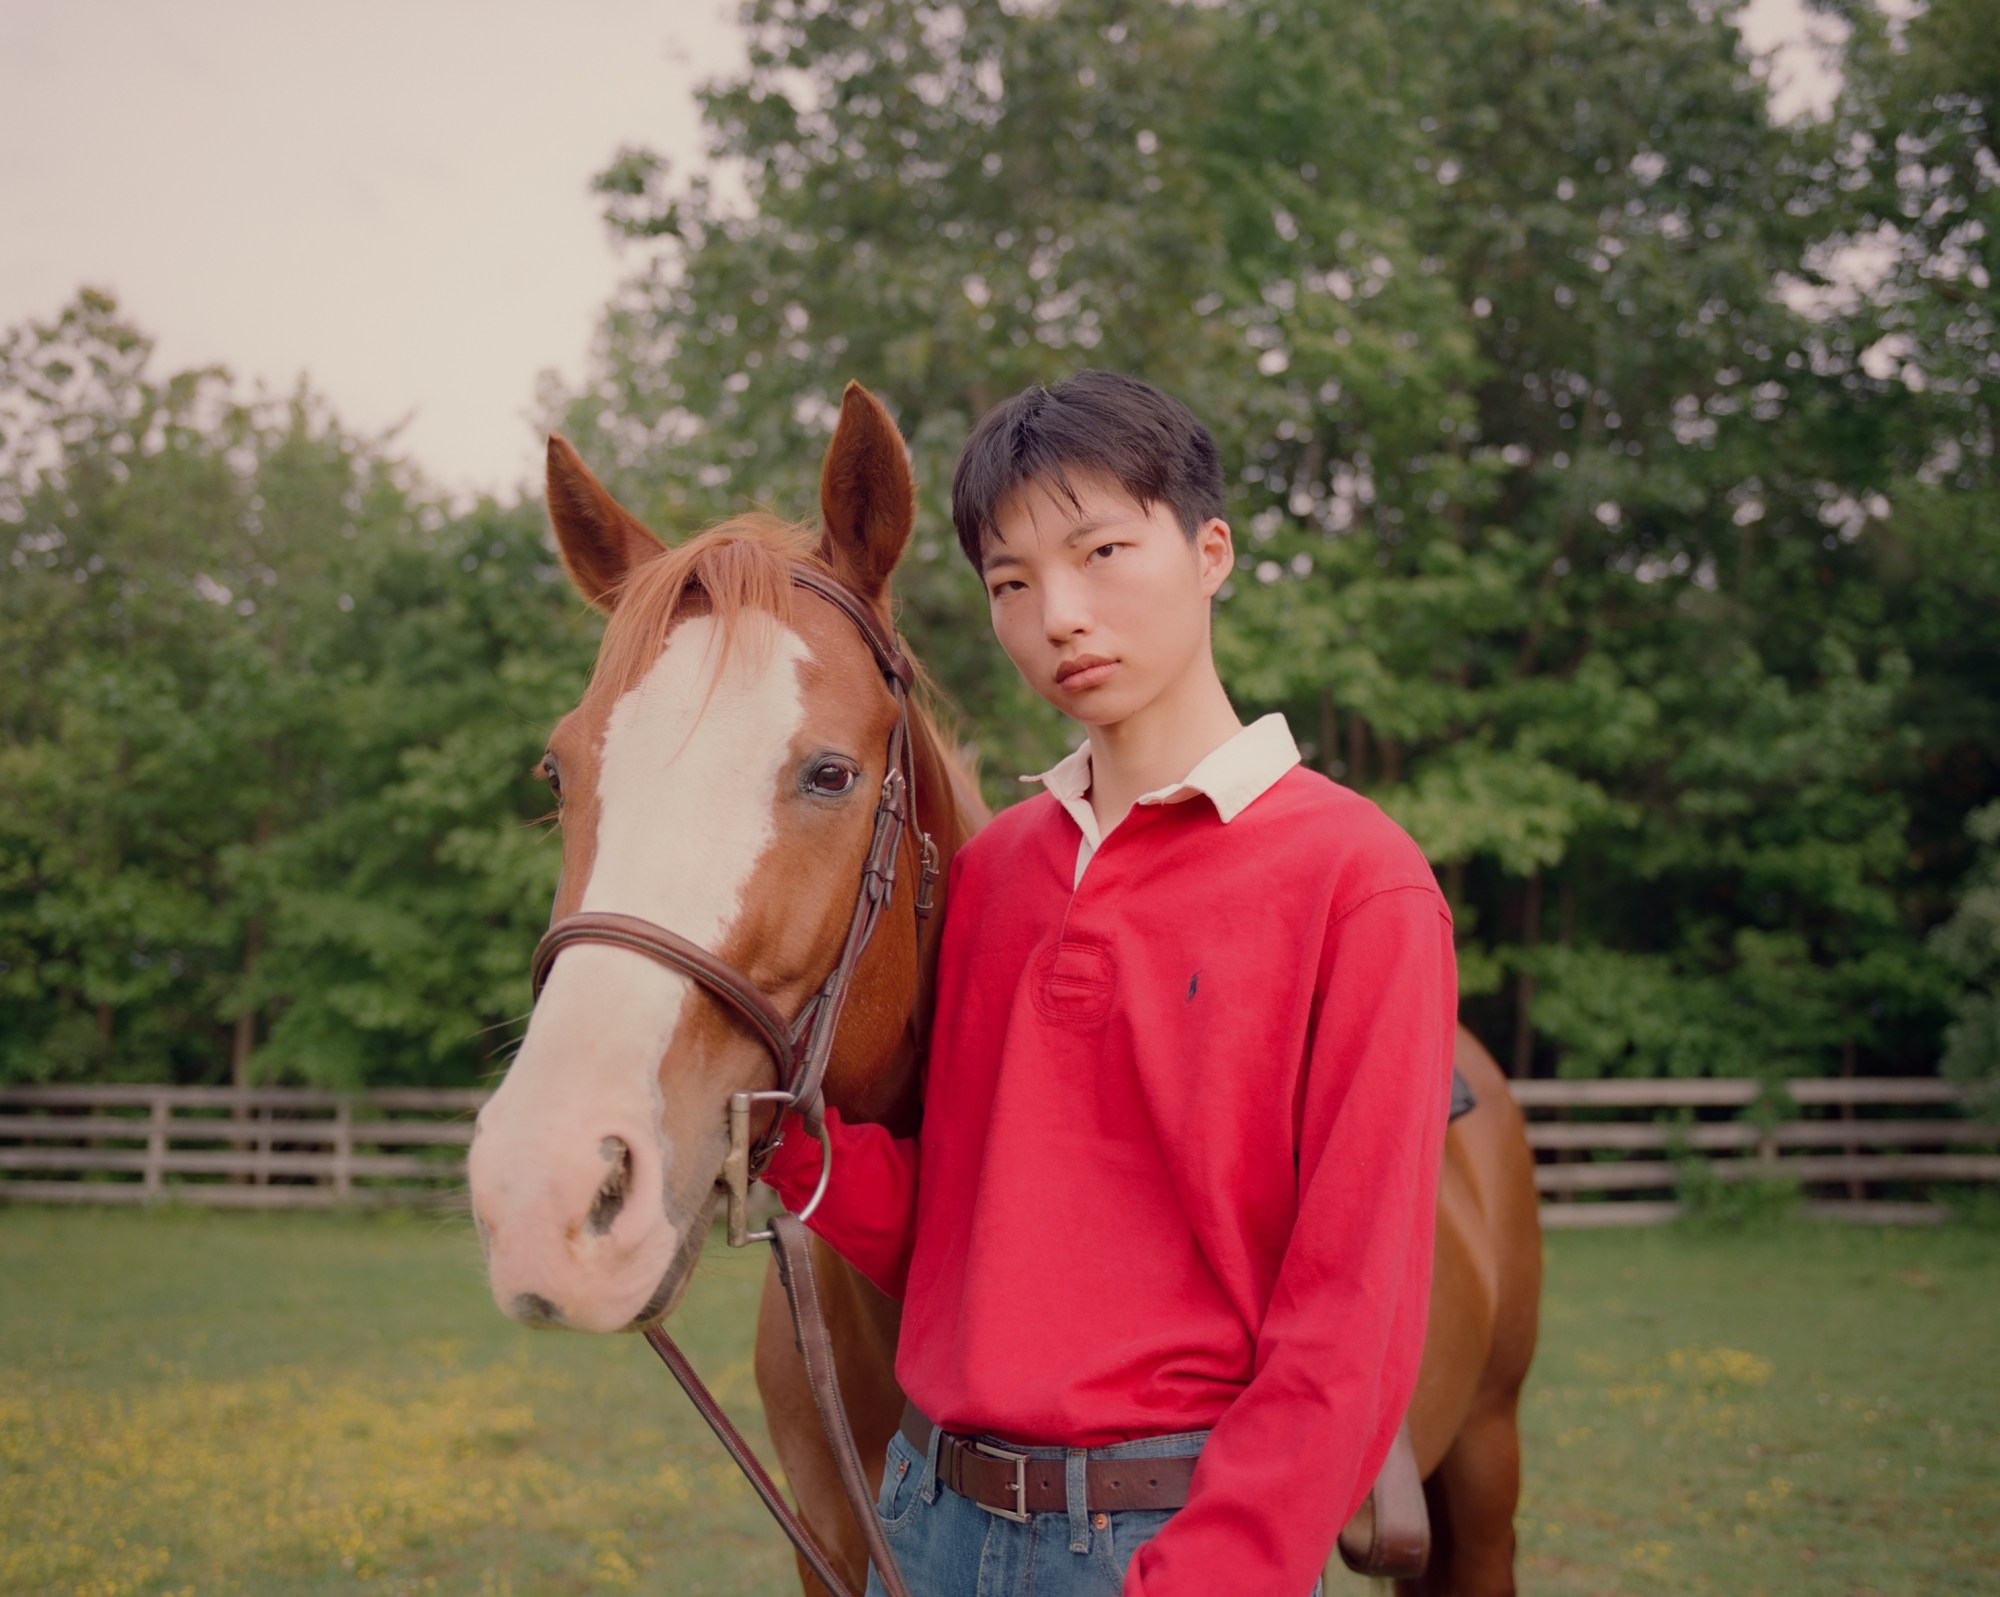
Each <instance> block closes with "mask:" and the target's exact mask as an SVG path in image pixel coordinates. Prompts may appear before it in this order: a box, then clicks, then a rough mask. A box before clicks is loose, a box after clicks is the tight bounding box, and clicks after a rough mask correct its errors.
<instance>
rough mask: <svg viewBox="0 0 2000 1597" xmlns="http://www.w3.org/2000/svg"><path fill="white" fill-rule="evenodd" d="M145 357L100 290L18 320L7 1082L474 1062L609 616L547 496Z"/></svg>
mask: <svg viewBox="0 0 2000 1597" xmlns="http://www.w3.org/2000/svg"><path fill="white" fill-rule="evenodd" d="M149 355H150V346H149V343H148V341H147V340H146V339H145V338H144V337H143V336H142V335H141V334H140V333H139V332H138V331H137V330H136V329H134V328H133V327H131V326H130V325H129V324H128V323H127V322H125V321H124V320H123V319H122V318H121V317H120V315H119V314H118V310H117V307H116V305H115V304H114V303H113V302H112V301H111V300H110V299H109V298H107V297H106V296H103V295H101V294H96V293H91V292H86V293H84V294H82V295H81V296H79V298H78V299H77V300H76V301H75V302H74V303H73V304H72V305H71V306H69V307H68V308H67V309H66V310H65V311H64V312H63V313H62V314H61V315H60V316H59V317H58V318H57V319H55V320H54V321H52V322H49V323H46V324H40V325H32V324H31V325H29V326H26V327H23V328H21V329H18V330H16V331H15V332H14V333H12V334H10V335H9V336H8V337H7V339H6V341H5V343H4V344H0V396H4V411H0V414H3V415H4V417H5V421H4V429H5V431H4V436H0V518H4V519H3V522H0V524H4V525H5V527H6V531H7V533H8V534H9V535H10V537H9V541H10V543H11V549H10V550H9V551H8V555H7V560H8V566H7V572H6V577H5V580H4V582H0V649H4V651H5V653H6V654H7V656H8V659H7V661H6V667H7V668H6V669H5V670H4V671H0V729H4V746H0V992H4V994H5V1000H6V1016H7V1018H6V1022H5V1025H4V1027H0V1079H5V1078H9V1077H11V1078H14V1079H23V1078H25V1079H44V1078H57V1079H60V1078H75V1077H98V1078H110V1079H120V1078H157V1077H160V1076H169V1077H181V1078H184V1079H195V1080H202V1079H215V1078H216V1077H218V1076H225V1077H227V1076H233V1077H234V1078H235V1079H237V1080H246V1081H247V1080H251V1079H256V1078H261V1077H280V1078H285V1079H304V1080H309V1081H320V1082H328V1083H340V1084H353V1083H357V1082H359V1081H362V1080H371V1079H372V1080H391V1081H394V1080H430V1079H440V1078H447V1079H448V1078H450V1077H453V1076H457V1077H465V1076H467V1075H469V1074H470V1072H472V1071H473V1070H475V1069H477V1068H478V1067H479V1064H480V1062H481V1061H483V1060H484V1059H485V1058H486V1057H487V1056H488V1055H489V1054H490V1053H491V1051H492V1047H493V1043H492V1042H491V1041H489V1040H488V1039H489V1038H490V1037H491V1036H492V1030H491V1029H492V1028H494V1027H496V1026H501V1025H504V1023H505V1021H506V1019H507V1018H508V1017H510V1016H512V1015H514V1014H516V1013H518V1012H519V1011H520V1010H521V1009H522V1008H523V1007H524V1006H525V1002H526V986H525V982H524V981H523V980H522V977H521V971H520V958H519V948H520V946H521V945H522V940H523V939H526V938H531V937H532V935H533V933H532V928H533V927H534V925H535V923H536V921H537V919H538V918H539V917H540V916H541V915H542V914H543V913H544V912H545V906H546V903H547V898H548V894H549V891H550V889H551V887H552V885H553V875H554V868H555V862H554V858H553V851H552V850H550V849H545V848H538V847H537V846H536V839H535V835H534V833H533V831H532V830H531V829H528V828H526V827H524V824H523V823H524V822H525V821H526V820H528V819H529V818H530V817H532V816H533V815H534V814H535V813H536V809H535V807H534V806H535V804H536V798H537V795H536V794H535V793H534V791H533V789H532V788H531V787H530V786H529V785H528V784H526V783H524V782H521V781H520V780H519V777H520V776H521V773H522V772H524V771H525V770H526V768H527V767H528V765H529V764H530V762H531V760H532V759H533V757H534V755H535V753H536V752H537V751H538V750H539V747H540V738H541V737H542V735H543V729H544V726H545V724H546V723H545V721H544V720H543V717H545V716H549V715H552V714H553V713H555V711H556V710H557V709H558V708H559V707H560V706H561V705H562V704H563V703H564V702H565V700H566V698H567V696H568V695H570V694H571V693H573V692H574V684H575V682H576V680H577V679H578V677H579V676H580V674H581V672H582V670H583V669H584V668H585V666H586V664H587V661H588V643H589V629H588V628H587V627H586V626H583V625H580V624H579V623H578V620H577V616H576V608H577V607H576V606H575V605H574V604H573V603H572V602H571V601H569V599H568V597H567V592H566V588H565V587H564V586H563V585H562V584H561V583H560V580H559V577H558V574H557V573H556V571H555V570H554V568H553V566H552V564H551V562H550V559H549V556H548V555H547V554H546V552H545V551H544V550H543V548H542V546H541V534H540V520H539V516H538V515H537V514H536V513H535V511H534V509H533V507H521V508H516V509H511V510H503V509H500V508H497V507H494V506H491V505H484V506H481V507H479V508H478V509H477V510H475V511H473V512H472V513H470V514H469V515H466V516H464V517H462V518H459V519H457V520H452V521H447V520H446V518H445V517H444V516H443V515H442V514H441V512H440V511H439V510H438V509H437V508H436V507H435V506H434V505H432V504H430V503H429V502H428V501H427V500H426V498H425V497H424V494H423V492H422V490H421V488H420V485H418V484H416V483H415V482H413V481H412V480H411V479H410V478H409V476H408V474H407V473H405V472H404V471H403V470H401V469H400V468H398V467H397V466H396V465H395V464H394V463H393V462H392V461H391V460H389V459H388V458H387V457H386V456H385V455H384V454H383V452H382V450H381V449H380V448H379V447H378V446H376V445H374V444H370V443H368V442H367V441H365V440H359V439H356V438H354V437H352V436H350V435H348V434H347V433H345V432H343V431H342V430H341V429H340V427H339V426H338V425H337V424H336V423H335V422H334V421H333V419H332V418H331V417H330V416H329V415H328V414H327V413H326V411H325V408H324V406H323V405H322V404H320V402H318V401H317V400H315V399H314V398H313V397H312V396H311V395H310V394H308V393H305V392H301V393H299V394H297V395H294V396H293V397H291V398H290V399H289V400H285V401H281V402H273V401H268V400H255V401H246V400H243V399H241V398H240V397H239V396H238V395H237V394H236V392H235V391H234V389H233V387H232V385H231V384H230V383H229V381H228V379H227V377H226V375H225V374H223V373H221V372H216V371H197V372H188V373H180V374H176V375H174V376H171V377H169V378H166V379H164V380H159V379H155V378H154V377H152V376H151V375H150V374H149Z"/></svg>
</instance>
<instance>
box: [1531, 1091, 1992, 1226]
mask: <svg viewBox="0 0 2000 1597" xmlns="http://www.w3.org/2000/svg"><path fill="white" fill-rule="evenodd" d="M1511 1085H1512V1087H1513V1090H1514V1096H1515V1099H1516V1101H1517V1102H1519V1104H1520V1105H1521V1107H1522V1109H1523V1110H1524V1111H1526V1113H1527V1116H1528V1141H1529V1142H1530V1144H1531V1145H1532V1146H1533V1147H1534V1149H1535V1159H1536V1163H1535V1185H1536V1186H1537V1188H1538V1189H1539V1190H1540V1192H1541V1194H1542V1223H1543V1225H1544V1226H1550V1227H1554V1226H1615V1225H1646V1224H1652V1223H1657V1222H1660V1221H1665V1220H1671V1219H1674V1218H1675V1217H1677V1216H1679V1215H1681V1214H1684V1213H1686V1212H1687V1210H1688V1209H1689V1208H1690V1207H1692V1206H1695V1203H1696V1202H1698V1201H1699V1200H1698V1198H1697V1197H1696V1194H1697V1193H1706V1194H1709V1195H1716V1194H1720V1193H1721V1189H1723V1188H1725V1187H1728V1186H1730V1185H1733V1184H1739V1183H1749V1182H1760V1183H1771V1184H1776V1185H1777V1186H1779V1187H1781V1188H1783V1189H1787V1190H1790V1189H1794V1188H1795V1189H1796V1190H1797V1192H1798V1194H1799V1196H1800V1197H1801V1198H1802V1200H1803V1203H1804V1207H1805V1209H1806V1211H1807V1212H1808V1213H1810V1214H1814V1215H1817V1216H1820V1217H1821V1218H1825V1219H1835V1220H1858V1221H1864V1222H1876V1223H1881V1224H1921V1223H1924V1222H1928V1221H1937V1220H1942V1219H1945V1218H1946V1217H1947V1216H1948V1215H1949V1213H1950V1209H1949V1207H1948V1206H1947V1205H1946V1204H1944V1203H1942V1202H1939V1201H1937V1199H1936V1197H1935V1196H1934V1195H1933V1191H1932V1189H1933V1188H1935V1187H1937V1186H1941V1185H1957V1184H1962V1183H1970V1182H1982V1181H2000V1121H1994V1120H1990V1119H1988V1120H1980V1119H1974V1118H1970V1117H1969V1115H1968V1112H1967V1111H1968V1110H1969V1108H1970V1107H1971V1105H1970V1101H1969V1098H1968V1096H1967V1094H1966V1093H1965V1092H1964V1091H1963V1089H1961V1088H1960V1087H1958V1086H1957V1085H1956V1084H1954V1083H1952V1082H1948V1081H1937V1080H1911V1079H1905V1078H1901V1077H1847V1078H1815V1079H1810V1080H1799V1081H1787V1082H1779V1083H1772V1084H1771V1085H1770V1086H1769V1087H1766V1085H1765V1084H1764V1083H1762V1082H1758V1081H1741V1080H1705V1081H1704V1080H1697V1081H1518V1082H1514V1083H1512V1084H1511ZM1691 1189H1694V1190H1692V1191H1691ZM1691 1200H1693V1201H1691Z"/></svg>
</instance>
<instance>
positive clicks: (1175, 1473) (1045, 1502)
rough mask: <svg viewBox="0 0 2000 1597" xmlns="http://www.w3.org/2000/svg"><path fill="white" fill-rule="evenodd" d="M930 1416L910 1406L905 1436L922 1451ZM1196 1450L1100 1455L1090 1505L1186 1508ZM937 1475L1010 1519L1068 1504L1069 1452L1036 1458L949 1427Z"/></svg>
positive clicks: (1087, 1490) (1091, 1509) (1088, 1491)
mask: <svg viewBox="0 0 2000 1597" xmlns="http://www.w3.org/2000/svg"><path fill="white" fill-rule="evenodd" d="M931 1429H932V1427H931V1422H930V1421H929V1420H927V1419H925V1418H924V1416H923V1415H922V1414H921V1413H919V1412H918V1410H917V1408H916V1405H915V1404H906V1405H905V1406H904V1409H903V1437H904V1439H905V1440H906V1441H908V1442H909V1444H910V1446H912V1447H914V1448H915V1449H916V1450H917V1451H918V1452H919V1453H927V1452H929V1450H930V1445H931ZM1194 1464H1195V1461H1194V1460H1193V1459H1192V1458H1093V1459H1090V1460H1088V1461H1087V1462H1086V1463H1085V1465H1084V1510H1085V1512H1086V1513H1093V1514H1094V1513H1109V1514H1115V1513H1117V1512H1119V1511H1120V1510H1121V1509H1128V1508H1150V1509H1163V1508H1180V1507H1182V1506H1184V1505H1185V1504H1186V1502H1187V1500H1188V1483H1189V1482H1190V1481H1191V1480H1193V1479H1194ZM937 1469H938V1479H939V1480H940V1481H942V1482H943V1483H944V1484H945V1485H947V1486H949V1487H950V1488H951V1489H952V1490H953V1491H955V1492H957V1493H958V1494H959V1496H961V1497H969V1498H971V1499H972V1501H973V1502H975V1503H977V1504H978V1505H979V1506H980V1507H981V1508H984V1509H989V1510H991V1511H992V1512H993V1513H995V1514H999V1515H1001V1516H1003V1517H1005V1518H1007V1519H1023V1518H1025V1517H1027V1516H1028V1515H1029V1514H1060V1513H1064V1512H1065V1511H1067V1509H1068V1508H1069V1490H1068V1487H1067V1486H1066V1485H1065V1475H1064V1460H1063V1459H1062V1458H1060V1457H1058V1458H1030V1457H1029V1456H1028V1455H1027V1454H1026V1453H1019V1452H1015V1451H1013V1450H1012V1449H1010V1448H1005V1447H1002V1446H1000V1445H999V1444H998V1443H996V1442H988V1441H982V1440H980V1439H979V1438H978V1437H973V1436H955V1435H953V1434H952V1433H951V1432H950V1431H946V1432H945V1433H944V1434H943V1435H942V1436H941V1437H939V1439H938V1462H937Z"/></svg>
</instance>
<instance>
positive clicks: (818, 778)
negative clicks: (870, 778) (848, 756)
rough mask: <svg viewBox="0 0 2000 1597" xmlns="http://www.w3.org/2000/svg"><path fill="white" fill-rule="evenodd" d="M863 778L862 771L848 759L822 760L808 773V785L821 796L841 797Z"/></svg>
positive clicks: (809, 788)
mask: <svg viewBox="0 0 2000 1597" xmlns="http://www.w3.org/2000/svg"><path fill="white" fill-rule="evenodd" d="M860 780H861V773H860V772H859V771H858V770H856V769H855V768H854V766H852V765H851V764H849V763H848V762H847V761H846V760H821V761H820V762H819V763H818V764H817V765H815V766H814V767H813V768H812V769H811V770H810V771H809V772H807V773H806V787H807V789H808V790H810V791H811V792H814V793H817V794H818V795H819V796H820V797H821V798H839V797H840V796H841V795H842V794H843V793H846V792H848V791H850V790H851V789H852V788H853V786H854V784H855V783H856V782H858V781H860Z"/></svg>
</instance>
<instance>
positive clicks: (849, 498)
mask: <svg viewBox="0 0 2000 1597" xmlns="http://www.w3.org/2000/svg"><path fill="white" fill-rule="evenodd" d="M916 504H917V484H916V479H915V478H914V477H912V476H911V474H910V452H909V451H908V450H907V449H906V448H904V447H903V435H902V434H901V433H900V432H898V431H897V430H896V424H895V422H893V421H891V420H890V419H889V413H888V412H887V411H886V410H884V409H883V408H882V405H881V402H880V401H879V400H877V399H876V398H875V396H874V395H873V394H871V393H869V392H868V390H867V389H865V388H863V387H862V386H861V385H860V384H859V383H849V384H848V385H847V392H846V393H844V394H842V395H841V398H840V422H839V424H838V425H837V426H836V427H835V428H834V429H833V442H832V443H831V444H829V445H827V450H826V464H825V466H823V467H822V468H821V470H820V479H819V513H820V524H821V527H822V529H823V530H822V532H821V534H820V542H819V554H820V558H821V559H822V560H824V561H825V562H826V563H827V564H828V565H829V566H831V567H832V568H833V570H834V573H835V575H837V576H838V577H839V578H840V579H841V581H843V582H845V583H846V584H847V585H848V586H849V587H850V588H852V589H854V591H855V592H856V593H859V594H860V595H861V596H862V597H863V598H865V599H867V600H868V601H869V602H870V603H871V604H875V605H878V606H885V600H886V596H887V593H888V589H889V573H890V572H892V571H894V570H895V569H896V562H897V561H898V560H900V559H901V558H902V555H903V546H904V545H905V544H907V543H908V542H909V541H910V529H911V527H912V526H914V525H915V524H916V519H917V511H916Z"/></svg>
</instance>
